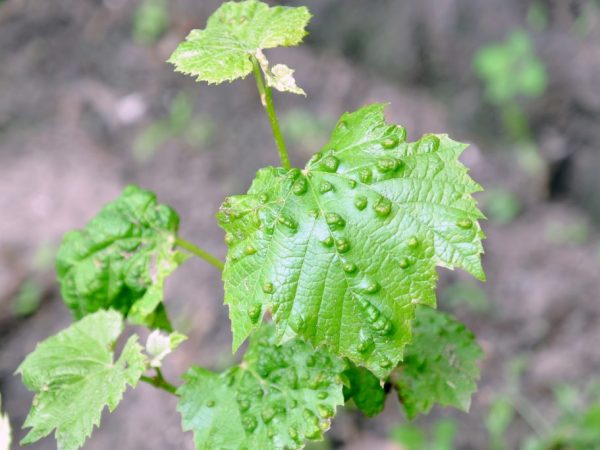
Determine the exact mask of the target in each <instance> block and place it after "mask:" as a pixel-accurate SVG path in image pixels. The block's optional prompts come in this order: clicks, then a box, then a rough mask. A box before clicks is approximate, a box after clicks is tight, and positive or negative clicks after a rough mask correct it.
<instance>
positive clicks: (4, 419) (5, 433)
mask: <svg viewBox="0 0 600 450" xmlns="http://www.w3.org/2000/svg"><path fill="white" fill-rule="evenodd" d="M10 443H11V436H10V422H9V420H8V416H7V415H4V414H2V397H0V450H10Z"/></svg>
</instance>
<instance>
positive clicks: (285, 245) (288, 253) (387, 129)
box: [221, 105, 483, 377]
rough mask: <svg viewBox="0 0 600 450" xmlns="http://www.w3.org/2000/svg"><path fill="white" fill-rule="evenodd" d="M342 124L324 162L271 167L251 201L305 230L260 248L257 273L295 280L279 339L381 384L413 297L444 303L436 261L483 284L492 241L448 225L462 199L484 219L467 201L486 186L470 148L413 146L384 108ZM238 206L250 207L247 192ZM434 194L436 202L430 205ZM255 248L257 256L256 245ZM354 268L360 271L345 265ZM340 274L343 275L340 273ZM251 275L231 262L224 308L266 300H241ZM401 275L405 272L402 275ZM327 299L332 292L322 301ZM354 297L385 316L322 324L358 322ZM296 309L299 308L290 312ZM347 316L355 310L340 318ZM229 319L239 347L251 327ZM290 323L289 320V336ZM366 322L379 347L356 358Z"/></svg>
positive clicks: (283, 301) (425, 141)
mask: <svg viewBox="0 0 600 450" xmlns="http://www.w3.org/2000/svg"><path fill="white" fill-rule="evenodd" d="M342 120H343V121H344V123H345V125H344V126H343V127H339V126H338V127H337V128H336V130H335V131H334V135H333V137H332V139H331V141H330V143H329V144H328V145H326V146H325V147H324V150H323V151H322V152H321V154H322V156H320V157H314V158H312V159H311V160H310V162H309V164H308V165H307V167H306V169H305V170H304V171H303V172H302V173H304V174H305V175H302V174H301V173H300V172H298V171H297V170H293V171H286V170H284V169H273V168H270V169H263V170H262V171H260V172H259V174H258V176H257V179H256V180H255V181H254V183H253V185H252V187H251V189H250V191H249V195H248V198H249V197H250V196H251V195H252V193H253V192H254V191H255V190H256V191H258V192H268V193H269V197H270V198H271V202H272V203H271V204H276V205H277V209H276V210H277V212H276V213H275V214H276V215H277V216H284V217H291V216H292V215H293V216H294V220H295V221H297V222H296V223H297V227H296V228H295V229H296V232H295V233H294V234H286V235H285V238H284V237H283V236H281V235H278V234H276V235H273V236H272V237H266V241H262V240H261V241H260V243H261V244H260V245H262V246H266V251H265V252H264V253H263V252H262V250H260V249H259V252H258V253H257V255H260V258H259V259H258V260H257V261H256V263H253V266H254V267H256V270H258V271H259V272H257V273H260V271H261V270H264V273H265V274H266V273H269V272H271V271H272V270H283V267H285V271H286V283H285V285H284V287H283V288H282V289H281V290H280V291H278V294H277V296H276V297H275V298H274V299H273V300H274V301H273V304H272V305H271V307H272V309H273V312H274V320H275V323H276V325H279V326H281V327H282V329H281V330H280V336H282V337H283V336H286V337H291V336H294V335H295V334H298V335H300V336H302V337H304V338H305V339H308V340H309V341H310V342H312V343H313V344H315V345H320V344H324V345H325V346H326V347H328V348H336V349H337V351H338V352H339V355H340V356H346V357H348V358H350V359H351V360H352V361H353V362H355V363H357V364H361V365H364V366H366V367H368V368H369V369H370V370H372V371H373V372H374V373H376V374H377V375H378V376H380V377H384V376H385V375H386V374H387V373H389V370H391V368H389V369H388V368H384V367H383V366H382V365H381V360H382V357H385V358H386V359H388V360H389V361H391V363H392V368H393V365H394V364H395V363H396V362H397V361H399V360H400V358H401V356H402V348H403V346H404V345H406V343H407V342H409V341H410V339H411V338H410V320H411V319H412V317H413V315H414V303H413V300H416V302H417V303H423V304H429V305H434V304H435V296H434V289H435V282H436V280H437V274H436V271H435V265H436V264H437V263H438V262H439V263H442V264H443V265H444V266H448V267H454V266H459V267H463V268H465V269H467V270H469V271H471V272H472V273H474V274H475V275H477V276H480V275H481V274H482V271H481V268H480V263H479V253H480V252H481V238H482V237H483V234H482V233H481V230H480V228H479V226H478V224H477V223H476V222H473V226H472V229H471V230H469V233H465V232H463V231H462V229H461V227H459V226H458V225H457V226H456V228H455V230H456V231H452V229H449V228H448V226H447V222H448V214H449V213H448V211H452V209H451V208H452V205H453V202H460V210H464V211H466V212H467V213H468V214H469V217H474V218H475V217H480V216H481V215H480V213H479V211H478V210H477V208H476V204H475V202H474V200H473V199H472V197H471V196H470V194H471V193H473V192H476V191H477V190H478V189H479V187H478V185H477V184H476V183H474V182H473V181H472V180H471V179H470V178H469V177H468V175H467V174H466V171H465V170H464V167H463V166H462V165H461V164H460V163H459V162H458V156H459V155H460V153H461V152H462V151H463V150H464V148H465V146H464V145H462V144H459V143H456V142H454V141H452V140H450V139H448V138H447V137H445V136H434V135H426V136H424V137H423V138H421V139H420V140H419V141H417V142H415V143H405V142H404V139H405V131H404V130H403V129H402V128H400V127H395V126H389V125H386V124H385V123H384V121H383V106H381V105H372V106H368V107H365V108H363V109H361V110H359V111H357V112H354V113H349V114H345V115H344V116H343V118H342ZM342 128H343V130H342ZM365 136H368V138H366V137H365ZM390 137H397V138H398V143H397V144H396V143H395V142H393V144H394V145H395V147H394V148H385V146H384V145H383V143H384V141H385V140H386V139H388V138H390ZM394 141H395V139H394ZM387 144H389V145H391V144H392V143H391V142H387V143H386V145H387ZM432 152H435V153H436V158H435V159H431V153H432ZM334 158H335V159H334ZM342 161H343V163H342ZM309 175H310V177H309ZM301 176H302V177H303V179H306V180H307V191H306V193H305V194H303V195H301V196H297V195H293V194H294V193H295V192H294V186H295V185H294V184H293V183H297V182H298V180H300V179H301V178H300V177H301ZM428 177H433V178H435V177H441V179H443V180H444V185H447V184H448V183H455V184H456V186H457V189H460V190H461V192H463V193H464V194H463V195H461V196H460V198H456V197H455V196H454V195H452V196H446V195H444V193H443V192H442V193H439V192H436V191H434V190H435V189H437V188H438V187H439V186H442V185H440V184H435V183H430V180H429V178H428ZM405 178H406V179H409V180H410V183H406V182H405ZM281 179H286V180H294V181H290V182H282V181H280V180H281ZM296 189H299V188H296ZM351 192H352V193H351ZM288 193H289V194H292V195H291V196H290V195H289V194H288ZM237 198H239V199H240V200H238V201H240V202H244V200H242V199H244V198H245V196H237ZM432 198H435V199H436V200H435V201H433V202H432V200H431V199H432ZM286 199H287V200H286ZM292 199H293V200H292ZM449 208H450V209H449ZM457 210H458V208H457ZM317 212H319V214H317ZM463 218H464V214H463V216H462V217H460V216H459V217H453V220H454V222H455V223H457V224H458V222H459V221H460V220H461V219H463ZM221 225H222V226H223V227H224V228H225V230H226V231H229V232H231V230H233V229H236V228H240V229H241V228H243V226H244V219H242V221H240V222H229V223H227V222H224V223H222V224H221ZM457 232H460V234H457ZM434 238H435V239H437V241H436V242H437V244H436V245H434ZM261 239H262V238H261ZM284 239H285V240H284ZM315 244H316V245H315ZM255 245H256V246H257V248H258V246H259V244H258V242H256V243H255ZM459 247H460V249H461V250H460V251H458V248H459ZM465 249H467V250H466V251H465ZM436 251H437V253H436ZM254 257H256V256H254ZM348 257H351V261H349V260H347V258H348ZM350 262H351V263H352V264H353V265H354V266H349V265H347V264H348V263H350ZM265 264H266V265H265ZM334 266H337V267H338V268H339V269H338V270H332V267H334ZM358 267H360V268H361V269H360V271H359V270H358V269H357V268H358ZM248 269H249V268H248V267H244V268H243V270H240V271H236V270H233V266H231V271H230V270H229V268H228V267H227V266H226V270H225V275H224V278H225V292H226V303H227V304H228V305H230V308H234V309H235V308H236V307H237V306H236V305H237V304H244V303H245V302H248V301H258V302H262V303H265V302H267V299H266V298H265V297H264V292H262V290H261V291H260V292H251V293H250V298H247V295H243V296H242V295H241V291H239V294H238V293H237V292H238V291H237V289H239V288H238V287H237V286H251V285H252V282H251V280H248V281H245V277H246V274H247V273H248V272H247V271H248ZM351 269H352V270H351ZM401 270H402V271H404V272H403V274H404V275H403V276H398V274H399V273H401V272H399V271H401ZM359 274H360V276H358V275H359ZM373 276H375V278H376V280H377V284H374V285H373V286H371V287H368V286H367V285H360V283H361V281H360V280H362V279H369V280H370V281H374V278H372V277H373ZM365 277H367V278H365ZM357 283H358V284H357ZM375 286H377V287H375ZM315 287H318V288H317V290H316V291H315ZM365 288H367V289H365ZM357 289H358V291H357ZM325 291H327V295H326V296H323V294H322V293H323V292H325ZM369 291H370V292H371V293H369ZM357 293H360V295H361V296H363V295H364V296H369V297H370V296H373V297H377V298H376V299H374V303H373V307H374V308H376V309H377V311H379V312H380V313H381V312H382V311H385V315H384V316H378V317H377V318H374V317H373V316H374V310H372V309H371V308H369V307H366V308H363V309H364V313H362V315H361V316H360V317H363V319H362V323H360V321H359V323H351V324H348V323H346V324H339V323H336V322H335V320H334V321H333V322H332V321H321V322H319V321H318V317H319V316H320V315H326V316H328V317H335V318H339V317H354V315H353V312H354V310H353V308H354V307H355V306H352V302H350V301H349V299H350V297H351V296H352V295H356V294H357ZM297 294H298V295H302V297H301V298H302V301H294V298H295V296H296V295H297ZM342 299H343V300H342ZM292 303H293V304H294V308H293V309H290V308H288V307H284V308H281V306H282V305H290V304H292ZM342 310H344V311H346V312H347V313H346V314H342V312H341V311H342ZM294 316H299V317H294ZM231 317H232V320H233V329H234V338H235V339H234V347H235V348H237V346H238V345H239V344H240V343H241V341H242V340H243V339H244V338H245V337H246V335H247V333H249V332H250V331H251V330H252V329H253V327H254V326H253V325H252V324H251V323H250V322H247V323H246V324H244V323H243V321H242V323H239V322H238V318H243V316H240V315H234V314H232V316H231ZM284 324H289V326H288V327H287V328H285V331H284V329H283V326H284ZM334 324H335V325H334ZM299 325H301V326H299ZM361 325H362V326H364V327H365V330H367V331H368V332H369V333H371V334H373V336H377V338H376V339H375V340H374V341H373V346H374V348H373V350H372V351H371V352H369V353H364V354H363V353H360V352H357V350H356V345H357V344H356V342H357V341H358V340H359V339H360V333H362V331H361V330H362V329H363V328H362V326H361ZM340 327H341V328H342V329H343V330H344V332H343V336H342V337H341V338H340V336H338V335H337V332H336V331H335V330H339V329H340ZM236 330H240V331H241V334H240V333H238V332H237V331H236ZM317 336H318V337H317ZM383 336H385V339H383ZM360 355H364V356H360Z"/></svg>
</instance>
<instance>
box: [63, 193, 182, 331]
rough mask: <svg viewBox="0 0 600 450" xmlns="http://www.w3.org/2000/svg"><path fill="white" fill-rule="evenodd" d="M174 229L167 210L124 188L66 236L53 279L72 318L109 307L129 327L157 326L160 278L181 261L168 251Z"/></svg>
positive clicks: (174, 218)
mask: <svg viewBox="0 0 600 450" xmlns="http://www.w3.org/2000/svg"><path fill="white" fill-rule="evenodd" d="M178 228H179V217H178V216H177V213H176V212H175V211H174V210H173V209H172V208H170V207H168V206H166V205H163V204H159V203H157V201H156V196H155V195H154V194H153V193H151V192H148V191H144V190H142V189H140V188H138V187H136V186H128V187H127V188H125V189H124V191H123V193H122V194H121V196H120V197H119V198H118V199H116V200H115V201H113V202H111V203H108V204H107V205H106V206H104V207H103V208H102V210H101V211H100V212H99V213H98V214H97V215H96V216H95V217H94V218H93V219H92V220H91V221H90V222H89V223H88V224H87V225H86V227H85V229H83V230H76V231H71V232H69V233H67V234H66V235H65V236H64V238H63V242H62V244H61V247H60V249H59V252H58V255H57V275H58V280H59V282H60V285H61V294H62V297H63V299H64V302H65V303H66V304H67V306H68V307H69V308H70V309H71V311H72V312H73V314H74V315H75V317H76V318H78V319H79V318H81V317H83V316H85V315H86V314H90V313H93V312H95V311H98V310H99V309H110V308H112V309H116V310H119V311H120V312H121V313H123V314H124V315H128V317H129V319H130V320H131V321H132V322H134V323H139V324H144V325H149V326H154V324H155V323H156V324H157V326H160V317H158V313H160V312H162V311H163V310H162V305H161V302H162V300H163V287H164V281H165V278H166V277H167V276H168V275H169V274H170V273H171V272H173V271H174V270H175V269H176V268H177V267H178V266H179V264H181V263H182V262H183V261H184V260H185V259H186V258H187V255H185V254H183V253H180V252H178V251H175V250H174V243H175V238H176V235H177V230H178ZM159 306H160V308H159ZM155 312H156V313H155Z"/></svg>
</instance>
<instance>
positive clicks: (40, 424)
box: [18, 0, 484, 450]
mask: <svg viewBox="0 0 600 450" xmlns="http://www.w3.org/2000/svg"><path fill="white" fill-rule="evenodd" d="M309 19H310V13H309V12H308V10H307V9H306V8H305V7H299V8H290V7H281V6H277V7H272V8H270V7H269V6H268V5H266V4H264V3H261V2H258V1H254V0H249V1H243V2H238V3H236V2H228V3H225V4H223V5H222V6H221V7H220V8H219V9H218V10H217V11H216V12H215V13H214V14H213V15H212V16H211V17H210V18H209V20H208V24H207V27H206V28H205V29H204V30H192V31H191V32H190V34H189V35H188V37H187V39H186V41H185V42H183V43H181V44H180V45H179V46H178V48H177V49H176V50H175V52H174V53H173V55H172V56H171V58H170V62H171V63H173V64H174V65H175V68H176V70H177V71H179V72H184V73H187V74H190V75H192V76H194V77H196V78H197V79H198V80H199V81H208V82H209V83H221V82H224V81H232V80H235V79H238V78H244V77H246V76H247V75H249V74H250V73H253V74H254V76H255V79H256V84H257V88H258V92H259V95H260V100H261V103H262V105H263V106H264V109H265V111H266V114H267V117H268V119H269V122H270V124H271V127H272V131H273V136H274V139H275V143H276V146H277V149H278V152H279V156H280V160H281V167H267V168H264V169H261V170H259V172H258V174H257V176H256V178H255V180H254V181H253V183H252V185H251V186H250V189H249V190H248V192H247V193H246V194H242V195H235V196H232V197H229V198H227V199H226V200H225V201H224V202H223V204H222V206H221V208H220V209H219V212H218V213H217V220H218V222H219V225H220V226H221V227H222V228H223V229H224V231H225V242H226V244H227V246H228V252H227V258H226V261H225V263H223V262H221V261H220V260H219V259H218V258H216V257H215V256H213V255H211V254H209V253H208V252H206V251H205V250H203V249H201V248H199V247H197V246H196V245H194V244H192V243H190V242H189V241H187V240H185V239H183V238H182V237H181V236H180V235H179V217H178V215H177V213H176V212H175V211H174V210H173V209H172V208H170V207H169V206H167V205H164V204H161V203H159V202H158V201H157V199H156V196H155V195H154V194H152V193H150V192H148V191H144V190H142V189H140V188H137V187H135V186H129V187H127V188H126V189H125V190H124V191H123V193H122V195H121V196H120V197H119V198H118V199H116V200H115V201H113V202H111V203H109V204H107V205H106V206H105V207H104V208H103V209H102V210H101V211H100V213H99V214H98V215H97V216H96V217H95V218H93V219H92V220H91V221H90V222H89V223H88V224H87V225H86V227H85V228H84V229H82V230H77V231H72V232H69V233H67V234H66V235H65V237H64V239H63V243H62V245H61V248H60V250H59V253H58V257H57V273H58V279H59V282H60V285H61V293H62V296H63V298H64V301H65V303H66V304H67V306H68V307H69V308H70V309H71V310H72V312H73V315H74V317H75V319H76V320H77V322H75V323H74V324H73V325H72V326H71V327H69V328H67V329H66V330H64V331H62V332H60V333H58V334H57V335H56V336H53V337H50V338H48V339H47V340H46V341H44V342H42V343H41V344H39V345H38V347H37V348H36V350H35V351H34V352H33V353H32V354H30V355H29V356H28V357H27V358H26V359H25V361H24V362H23V363H22V365H21V366H20V367H19V369H18V372H19V373H20V374H21V376H22V379H23V382H24V384H25V385H26V386H27V387H28V388H29V389H30V390H32V391H33V392H35V398H34V401H33V405H32V409H31V412H30V414H29V416H28V418H27V420H26V422H25V427H27V428H30V431H29V434H28V435H27V436H26V437H25V438H24V439H23V441H22V443H23V444H27V443H31V442H35V441H37V440H39V439H41V438H43V437H45V436H47V435H49V434H51V433H52V432H54V434H55V437H56V439H57V441H58V446H59V448H61V449H63V450H74V449H77V448H79V447H81V446H82V445H83V443H84V442H85V440H86V439H87V437H88V436H89V435H90V434H91V432H92V430H93V428H94V426H97V425H99V422H100V417H101V412H102V410H103V409H104V407H105V406H108V408H109V410H111V411H112V410H114V408H116V406H117V404H118V403H119V402H120V400H121V398H122V396H123V393H124V392H125V390H126V389H127V387H128V386H131V387H135V386H136V385H137V383H138V382H139V381H143V382H146V383H149V384H151V385H153V386H155V387H157V388H159V389H162V390H164V391H166V392H168V393H170V394H173V395H175V396H176V397H177V398H178V406H177V409H178V411H179V412H180V413H181V415H182V419H183V429H184V430H192V431H193V433H194V441H195V445H196V448H197V449H240V450H241V449H270V448H273V449H287V448H301V447H303V446H304V444H305V442H306V441H310V440H320V439H322V437H323V433H324V432H325V431H327V430H328V429H329V427H330V424H331V420H332V419H333V417H334V416H335V414H336V410H337V407H338V406H342V405H343V404H344V403H345V402H352V403H353V404H354V405H355V406H356V407H357V408H358V409H360V410H361V411H363V412H364V413H365V414H366V415H375V414H377V413H378V412H380V411H381V410H382V409H383V404H384V401H385V397H386V395H387V393H388V392H389V391H392V390H393V391H395V392H396V393H397V395H398V398H399V399H400V401H401V403H402V405H403V407H404V410H405V412H406V414H407V415H408V416H409V417H414V416H416V415H417V414H421V413H427V412H429V411H430V410H431V408H432V407H433V406H434V404H436V403H439V404H441V405H445V406H453V407H456V408H460V409H464V410H466V409H468V408H469V404H470V398H471V395H472V393H473V392H474V391H475V390H476V381H477V379H478V377H479V369H478V367H477V360H478V359H479V358H480V357H481V356H482V352H481V349H480V348H479V346H478V345H477V343H476V341H475V337H474V336H473V334H472V333H471V332H470V331H469V330H467V328H466V327H465V326H464V325H462V324H460V323H459V322H457V321H456V320H455V319H454V318H453V317H451V316H449V315H447V314H444V313H441V312H437V311H436V310H435V309H434V308H435V306H436V281H437V272H436V268H437V266H444V267H449V268H454V267H459V268H463V269H464V270H466V271H467V272H469V273H471V274H472V275H474V276H475V277H476V278H478V279H481V280H483V279H484V272H483V269H482V266H481V260H480V259H481V258H480V256H481V253H482V251H483V247H482V239H483V237H484V235H483V232H482V231H481V228H480V226H479V223H478V220H479V219H481V218H482V217H483V215H482V213H481V212H480V211H479V209H478V208H477V205H476V202H475V200H474V198H473V196H472V194H473V193H475V192H477V191H480V190H481V187H480V186H479V185H478V184H477V183H475V182H474V181H473V180H472V179H471V178H470V177H469V176H468V173H467V168H466V167H465V166H463V165H462V164H461V163H460V162H459V160H458V158H459V156H460V155H461V153H462V152H463V151H464V149H465V148H466V145H465V144H461V143H459V142H456V141H453V140H451V139H450V138H449V137H448V136H446V135H434V134H428V135H425V136H423V137H422V138H420V139H419V140H417V141H416V142H406V131H405V129H404V128H403V127H401V126H397V125H393V124H388V123H386V122H385V119H384V106H383V105H381V104H374V105H368V106H365V107H363V108H361V109H359V110H358V111H355V112H352V113H344V114H343V115H342V117H341V119H340V120H339V121H338V123H337V125H336V126H335V128H334V131H333V134H332V136H331V139H330V140H329V142H328V143H327V144H326V145H325V146H324V147H323V148H322V150H321V151H319V152H317V153H316V154H314V155H313V156H312V157H311V158H310V160H309V161H308V163H307V164H306V166H305V168H304V169H299V168H294V167H292V165H291V162H290V158H289V156H288V152H287V148H286V145H285V142H284V140H283V136H282V134H281V131H280V128H279V122H278V120H277V116H276V114H275V108H274V105H273V98H272V89H275V90H279V91H283V92H293V93H298V94H303V92H304V91H302V90H301V89H300V88H299V87H298V86H297V84H296V81H295V79H294V77H293V73H294V71H293V70H292V69H290V68H289V67H287V66H285V65H282V64H277V65H274V66H271V65H270V64H269V62H268V60H267V58H266V56H265V54H264V53H263V50H265V49H269V48H273V47H278V46H292V45H297V44H299V43H300V42H301V41H302V39H303V37H304V36H305V35H306V31H305V27H306V25H307V23H308V21H309ZM190 256H197V257H199V258H201V259H203V260H205V261H206V262H208V263H209V264H211V265H212V266H213V267H214V268H216V269H218V270H222V271H223V275H222V276H223V281H224V283H225V304H227V305H228V306H229V316H230V319H231V323H232V331H233V349H234V350H237V349H238V348H239V347H240V346H241V345H242V343H243V342H244V341H246V339H249V345H248V347H247V349H246V351H245V353H244V355H243V357H242V361H241V363H239V364H237V365H234V366H233V367H231V368H229V369H227V370H225V371H223V372H220V373H215V372H212V371H209V370H207V369H205V368H201V367H192V368H190V369H189V370H188V371H187V372H186V373H185V374H184V375H183V377H182V378H183V384H181V385H180V386H179V387H177V386H175V385H174V384H172V383H170V382H168V381H167V380H165V378H164V376H163V373H162V368H161V366H162V364H163V358H164V357H165V356H166V355H167V354H169V353H170V352H172V351H175V350H176V347H177V346H178V345H179V344H180V343H181V341H182V340H183V337H182V335H181V334H179V333H177V332H175V331H173V329H174V327H173V324H172V323H171V321H170V320H169V317H168V314H167V309H166V306H165V303H164V301H163V300H164V298H163V296H164V294H163V285H164V282H165V279H166V278H167V277H168V276H169V275H170V274H171V273H172V272H174V271H175V270H176V269H177V267H178V266H179V265H181V264H182V263H184V262H185V260H186V259H187V258H189V257H190ZM265 316H266V317H267V318H270V319H272V320H271V321H270V322H271V323H267V324H265V323H264V321H263V318H264V317H265ZM126 323H130V324H135V325H143V326H146V327H148V328H149V329H151V330H153V331H152V333H151V335H150V337H149V338H148V342H147V343H146V347H145V348H144V347H143V346H142V345H140V343H139V342H138V341H139V338H138V336H137V334H135V333H132V332H131V331H129V330H126V329H125V324H126ZM118 339H125V341H126V344H125V346H124V347H123V349H122V350H121V351H119V352H117V351H115V343H116V342H117V340H118ZM382 386H386V387H390V388H391V389H385V390H384V389H383V388H382Z"/></svg>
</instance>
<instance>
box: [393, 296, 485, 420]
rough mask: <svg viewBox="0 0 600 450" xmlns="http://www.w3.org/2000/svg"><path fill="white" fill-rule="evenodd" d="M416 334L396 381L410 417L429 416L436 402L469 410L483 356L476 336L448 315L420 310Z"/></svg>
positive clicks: (422, 308) (407, 348)
mask: <svg viewBox="0 0 600 450" xmlns="http://www.w3.org/2000/svg"><path fill="white" fill-rule="evenodd" d="M413 334H414V338H413V341H412V342H411V343H410V344H409V345H408V346H407V347H406V350H405V353H404V361H403V362H402V364H401V370H400V372H399V375H398V377H397V378H395V380H394V385H395V387H396V389H397V390H398V396H399V398H400V401H401V402H402V404H403V406H404V409H405V411H406V414H407V415H408V417H409V418H411V419H412V418H413V417H415V416H416V415H417V414H423V413H428V412H429V411H430V410H431V408H432V407H433V405H434V404H435V403H439V404H441V405H444V406H453V407H455V408H459V409H462V410H464V411H468V410H469V407H470V405H471V395H472V394H473V393H474V392H475V391H476V390H477V380H478V379H479V367H477V360H478V359H479V358H481V357H482V355H483V352H482V350H481V348H480V347H479V345H477V342H476V340H475V336H474V335H473V333H471V331H469V330H468V329H467V328H466V327H465V326H464V325H463V324H461V323H459V322H457V321H456V320H454V319H453V318H452V317H451V316H449V315H448V314H444V313H441V312H439V311H436V310H434V309H432V308H429V307H420V308H418V309H417V315H416V318H415V321H414V326H413Z"/></svg>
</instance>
